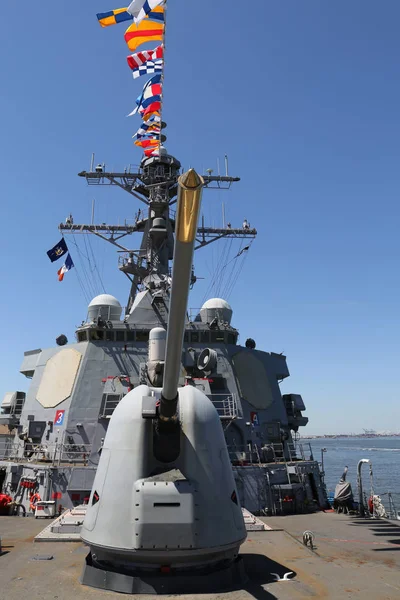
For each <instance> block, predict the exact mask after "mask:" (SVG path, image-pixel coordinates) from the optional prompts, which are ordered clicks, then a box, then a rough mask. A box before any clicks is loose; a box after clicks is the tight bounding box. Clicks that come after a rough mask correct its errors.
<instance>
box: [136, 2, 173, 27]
mask: <svg viewBox="0 0 400 600" xmlns="http://www.w3.org/2000/svg"><path fill="white" fill-rule="evenodd" d="M163 2H164V0H133V2H131V3H130V5H129V6H128V8H127V11H128V13H129V14H131V15H132V16H133V18H134V20H135V23H136V25H137V24H138V23H140V21H142V20H143V19H144V18H145V17H147V15H148V14H149V13H150V12H151V11H152V10H153V9H154V8H156V6H160V4H162V3H163Z"/></svg>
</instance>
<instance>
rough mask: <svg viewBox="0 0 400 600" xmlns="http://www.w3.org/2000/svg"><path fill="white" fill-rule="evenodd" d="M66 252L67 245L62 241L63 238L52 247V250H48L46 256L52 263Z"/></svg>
mask: <svg viewBox="0 0 400 600" xmlns="http://www.w3.org/2000/svg"><path fill="white" fill-rule="evenodd" d="M67 252H68V248H67V243H66V241H65V240H64V238H61V240H60V241H59V242H58V244H56V245H55V246H54V248H52V249H51V250H48V252H47V256H48V257H49V259H50V260H51V262H54V261H55V260H58V259H59V258H61V257H62V256H64V254H66V253H67Z"/></svg>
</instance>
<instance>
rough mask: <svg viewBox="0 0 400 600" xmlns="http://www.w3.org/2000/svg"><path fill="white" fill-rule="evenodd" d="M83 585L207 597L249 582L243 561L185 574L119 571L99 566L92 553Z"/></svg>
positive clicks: (86, 565)
mask: <svg viewBox="0 0 400 600" xmlns="http://www.w3.org/2000/svg"><path fill="white" fill-rule="evenodd" d="M80 582H81V583H82V584H83V585H87V586H90V587H93V588H98V589H102V590H108V591H112V592H120V593H123V594H157V595H160V594H192V593H193V594H194V593H196V594H199V593H200V594H206V593H215V592H228V591H233V590H237V589H242V588H243V587H244V586H245V584H246V583H247V576H246V573H245V570H244V563H243V559H242V558H241V557H240V556H238V557H237V558H236V559H235V560H233V561H230V562H228V564H227V562H225V561H224V562H221V563H219V564H218V565H214V566H213V567H210V566H209V567H205V568H203V569H193V568H192V569H190V570H188V569H185V570H182V571H179V570H174V569H172V568H171V569H170V570H168V567H161V568H158V570H157V571H156V570H151V571H139V570H137V571H129V570H124V569H121V570H118V571H116V570H115V567H111V565H109V566H106V565H101V566H100V565H98V564H96V563H95V562H94V561H93V558H92V555H91V554H90V553H89V554H88V555H87V557H86V561H85V565H84V568H83V572H82V576H81V580H80Z"/></svg>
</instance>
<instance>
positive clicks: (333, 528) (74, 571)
mask: <svg viewBox="0 0 400 600" xmlns="http://www.w3.org/2000/svg"><path fill="white" fill-rule="evenodd" d="M263 520H264V521H265V522H266V523H267V524H268V525H269V526H270V527H272V528H273V530H272V531H265V532H260V531H255V532H249V534H248V538H247V541H246V542H245V544H243V546H242V548H241V554H242V556H243V558H244V561H245V565H246V571H247V574H248V576H249V578H250V582H249V584H248V585H247V586H246V589H243V590H237V591H234V592H229V593H223V594H221V593H218V594H215V595H214V594H206V595H202V596H201V598H202V600H216V599H218V600H251V598H255V599H257V600H268V599H274V598H278V599H281V598H282V599H289V598H290V599H291V600H296V599H298V598H316V599H319V598H332V599H338V600H339V599H344V598H352V599H353V598H356V599H357V598H360V599H361V598H363V600H365V599H368V598H374V599H375V600H377V599H388V600H389V599H390V600H392V599H394V598H400V522H399V524H397V523H396V522H389V521H384V520H365V519H360V518H357V517H351V516H347V515H337V514H335V513H323V512H320V513H315V514H311V515H291V516H286V517H271V518H267V519H263ZM46 524H48V522H44V521H42V520H39V519H38V520H35V519H33V518H18V517H0V537H1V538H2V546H3V554H2V555H0V600H6V599H7V600H17V599H18V600H20V598H29V600H70V599H71V598H74V600H89V599H90V600H95V599H96V600H97V599H98V598H104V600H107V598H110V599H113V600H114V599H116V598H119V599H121V598H123V597H124V596H122V595H121V594H116V593H112V592H106V591H99V590H95V589H92V588H87V587H83V586H82V585H80V583H79V581H78V580H79V576H80V573H81V570H82V566H83V561H84V557H85V555H86V553H87V549H86V548H85V547H84V546H83V545H82V544H81V543H76V542H75V543H71V542H70V543H64V542H63V543H60V542H57V543H55V542H49V543H33V539H34V537H35V536H36V535H37V533H39V531H41V530H42V529H43V528H44V527H45V526H46ZM305 530H311V531H312V532H313V533H314V535H315V542H314V543H315V546H316V547H315V551H314V552H312V551H311V550H310V549H308V548H306V547H305V546H303V544H302V536H303V532H304V531H305ZM35 556H36V557H37V558H39V559H40V560H37V559H34V557H35ZM48 556H52V557H53V558H52V560H44V559H45V558H46V557H48ZM288 571H292V572H293V573H294V574H295V576H294V578H293V579H292V580H291V581H283V582H277V581H274V579H275V577H274V576H273V575H272V573H277V574H278V575H280V576H283V575H284V574H285V573H287V572H288ZM143 598H145V596H143ZM171 598H172V597H171ZM181 598H182V600H192V599H193V600H194V599H195V598H196V596H195V595H192V594H191V595H185V596H182V597H181Z"/></svg>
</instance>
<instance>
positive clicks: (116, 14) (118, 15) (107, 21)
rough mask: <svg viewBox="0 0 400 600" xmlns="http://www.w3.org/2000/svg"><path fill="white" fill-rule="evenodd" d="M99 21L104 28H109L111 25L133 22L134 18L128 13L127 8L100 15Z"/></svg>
mask: <svg viewBox="0 0 400 600" xmlns="http://www.w3.org/2000/svg"><path fill="white" fill-rule="evenodd" d="M97 19H98V21H99V23H100V25H101V26H102V27H109V26H110V25H116V24H117V23H123V22H124V21H132V19H133V16H132V15H131V14H130V13H128V11H127V9H126V8H116V9H115V10H109V11H108V12H104V13H98V14H97Z"/></svg>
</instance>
